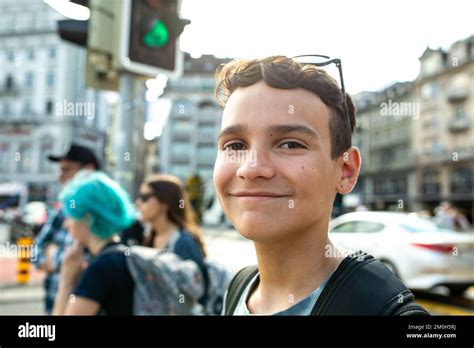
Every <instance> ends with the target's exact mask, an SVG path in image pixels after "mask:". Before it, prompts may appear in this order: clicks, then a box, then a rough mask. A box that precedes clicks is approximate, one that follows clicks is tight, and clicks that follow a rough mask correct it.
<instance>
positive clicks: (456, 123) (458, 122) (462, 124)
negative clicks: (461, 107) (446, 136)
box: [448, 117, 469, 133]
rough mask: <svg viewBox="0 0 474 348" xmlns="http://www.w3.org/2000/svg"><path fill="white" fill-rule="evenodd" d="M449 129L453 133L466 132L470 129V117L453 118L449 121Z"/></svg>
mask: <svg viewBox="0 0 474 348" xmlns="http://www.w3.org/2000/svg"><path fill="white" fill-rule="evenodd" d="M448 129H449V131H450V132H451V133H458V132H464V131H466V130H468V129H469V118H468V117H464V118H458V119H451V120H450V121H449V123H448Z"/></svg>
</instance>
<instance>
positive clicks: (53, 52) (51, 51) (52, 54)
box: [48, 46, 58, 58]
mask: <svg viewBox="0 0 474 348" xmlns="http://www.w3.org/2000/svg"><path fill="white" fill-rule="evenodd" d="M57 51H58V49H57V48H56V46H51V47H50V48H49V51H48V56H49V58H56V54H57V53H58V52H57Z"/></svg>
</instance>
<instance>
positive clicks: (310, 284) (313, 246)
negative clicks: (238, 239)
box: [247, 226, 342, 314]
mask: <svg viewBox="0 0 474 348" xmlns="http://www.w3.org/2000/svg"><path fill="white" fill-rule="evenodd" d="M294 237H295V234H293V236H292V238H289V240H284V241H279V242H278V243H276V244H273V245H268V244H262V243H255V249H256V252H257V259H258V269H259V273H260V282H259V284H258V286H257V288H256V289H255V291H254V292H253V293H252V294H251V296H250V298H249V301H248V303H247V305H248V308H249V310H250V311H251V312H252V313H258V314H272V313H275V312H278V311H281V310H284V309H286V308H289V307H291V306H292V305H294V304H296V303H298V302H299V301H301V300H302V299H304V298H305V297H307V296H308V295H309V294H311V292H313V291H314V290H315V289H316V288H318V287H319V286H320V285H321V283H322V282H324V280H326V279H327V278H328V277H329V276H330V275H331V274H332V273H333V272H334V271H335V270H336V268H337V267H338V266H339V264H340V263H341V261H342V258H341V257H333V256H332V255H337V253H332V252H331V253H330V254H331V256H332V257H327V254H328V253H327V250H328V248H331V249H330V251H333V249H334V246H333V245H332V243H331V242H330V241H329V239H328V234H327V226H326V227H324V228H323V231H321V229H320V231H314V230H313V231H310V232H308V233H299V234H298V237H299V238H294Z"/></svg>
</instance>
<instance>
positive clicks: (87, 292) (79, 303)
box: [53, 171, 135, 315]
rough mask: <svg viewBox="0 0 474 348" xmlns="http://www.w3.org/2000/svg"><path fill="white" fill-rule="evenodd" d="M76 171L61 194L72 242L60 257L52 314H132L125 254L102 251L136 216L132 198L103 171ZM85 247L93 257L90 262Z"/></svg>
mask: <svg viewBox="0 0 474 348" xmlns="http://www.w3.org/2000/svg"><path fill="white" fill-rule="evenodd" d="M80 174H81V175H76V176H75V177H74V179H73V180H72V181H71V182H70V183H69V184H68V185H67V186H66V187H65V188H64V190H63V191H62V192H61V194H60V199H61V201H62V203H63V208H62V209H63V213H64V215H65V217H66V219H65V226H66V228H67V229H68V230H69V232H70V233H71V235H72V237H73V238H74V240H75V242H74V245H73V246H72V247H70V248H69V249H68V250H67V251H66V254H65V257H64V263H63V266H62V268H61V274H60V282H59V289H58V294H57V297H56V301H55V304H54V308H53V314H55V315H62V314H69V315H96V314H98V313H99V312H101V313H104V314H107V315H132V313H133V292H134V282H133V278H132V276H131V275H130V273H129V271H128V269H127V265H126V260H125V257H126V255H125V253H123V252H107V253H106V252H105V251H106V250H107V249H108V248H110V247H113V246H114V245H117V244H118V243H120V239H119V237H118V234H119V233H120V232H121V231H122V230H124V229H126V228H128V227H130V226H131V225H132V224H133V223H134V222H135V214H134V210H133V207H132V205H131V201H130V198H129V196H128V194H127V193H126V192H125V190H124V189H123V188H122V187H121V186H120V185H119V184H118V183H117V182H115V181H114V180H112V179H111V178H109V177H108V176H107V175H105V174H104V173H102V172H90V171H89V172H83V173H80ZM84 248H87V250H88V251H89V253H90V254H91V255H92V257H93V258H92V260H91V261H90V264H89V265H87V264H86V263H85V258H84ZM114 249H115V248H114Z"/></svg>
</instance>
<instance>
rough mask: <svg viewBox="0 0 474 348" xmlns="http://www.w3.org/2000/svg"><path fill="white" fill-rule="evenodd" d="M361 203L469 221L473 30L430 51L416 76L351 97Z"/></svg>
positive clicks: (473, 192)
mask: <svg viewBox="0 0 474 348" xmlns="http://www.w3.org/2000/svg"><path fill="white" fill-rule="evenodd" d="M354 99H355V101H356V105H357V111H358V114H357V117H358V122H359V124H360V131H359V132H358V134H357V136H356V144H357V145H358V146H359V147H360V149H361V152H362V170H361V182H360V183H359V184H358V185H360V186H361V189H360V190H361V192H362V201H363V202H364V203H365V204H367V205H369V206H370V207H371V208H373V209H377V210H387V209H388V210H405V211H418V210H422V209H428V210H433V208H434V207H436V206H437V205H439V203H440V202H442V201H449V202H451V203H452V204H453V205H454V206H455V207H457V208H460V209H461V212H462V213H463V214H465V215H466V216H467V217H468V218H469V219H470V220H471V221H472V219H473V199H472V197H474V185H473V182H474V36H471V37H470V38H467V39H465V40H462V41H459V42H456V43H454V44H453V45H452V46H451V47H450V48H449V49H448V50H447V51H443V50H432V49H429V48H428V49H426V51H425V52H424V53H423V55H422V56H421V57H420V73H419V75H418V77H417V78H416V79H415V81H413V82H406V83H396V84H394V85H392V86H390V87H388V88H386V89H384V90H382V91H379V92H364V93H361V94H359V95H356V96H354Z"/></svg>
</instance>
